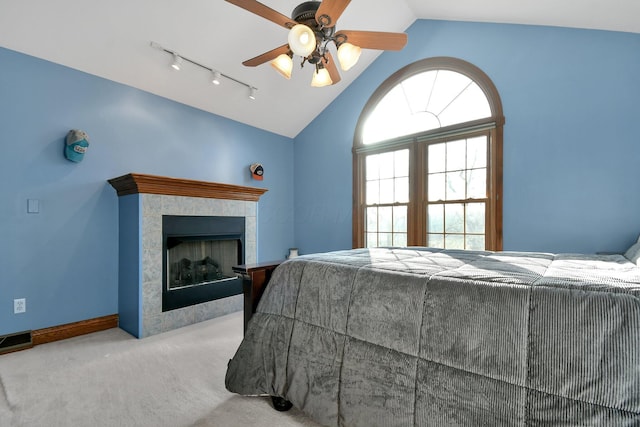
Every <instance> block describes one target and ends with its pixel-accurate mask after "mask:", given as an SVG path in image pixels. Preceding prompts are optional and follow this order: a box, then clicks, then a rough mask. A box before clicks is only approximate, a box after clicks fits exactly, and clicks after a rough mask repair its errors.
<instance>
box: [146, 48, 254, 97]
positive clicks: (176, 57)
mask: <svg viewBox="0 0 640 427" xmlns="http://www.w3.org/2000/svg"><path fill="white" fill-rule="evenodd" d="M150 46H151V47H152V48H154V49H158V50H161V51H163V52H166V53H168V54H169V55H171V56H172V57H173V62H172V63H171V67H172V68H173V69H175V70H180V68H181V65H182V63H183V62H184V61H186V62H189V63H190V64H193V65H195V66H196V67H200V68H202V69H205V70H208V71H209V72H211V75H212V77H211V82H212V83H213V84H215V85H219V84H220V79H221V78H222V77H224V78H225V79H227V80H231V81H232V82H235V83H238V84H240V85H242V86H245V87H246V88H247V89H249V98H250V99H256V91H257V90H258V88H256V87H255V86H253V85H250V84H249V83H245V82H243V81H241V80H238V79H236V78H234V77H231V76H229V75H227V74H224V73H222V72H220V71H218V70H216V69H215V68H211V67H207V66H206V65H203V64H201V63H199V62H197V61H194V60H193V59H189V58H186V57H184V56H182V55H180V54H179V53H178V52H176V51H174V50H171V49H167V48H165V47H163V46H162V45H160V44H158V43H156V42H154V41H152V42H151V43H150Z"/></svg>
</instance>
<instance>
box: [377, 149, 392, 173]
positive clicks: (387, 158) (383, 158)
mask: <svg viewBox="0 0 640 427" xmlns="http://www.w3.org/2000/svg"><path fill="white" fill-rule="evenodd" d="M378 156H379V159H378V160H379V166H380V179H384V178H393V164H394V155H393V151H390V152H388V153H382V154H378Z"/></svg>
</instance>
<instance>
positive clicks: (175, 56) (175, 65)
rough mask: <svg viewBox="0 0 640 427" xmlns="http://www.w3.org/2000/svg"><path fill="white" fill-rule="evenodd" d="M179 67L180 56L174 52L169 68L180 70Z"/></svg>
mask: <svg viewBox="0 0 640 427" xmlns="http://www.w3.org/2000/svg"><path fill="white" fill-rule="evenodd" d="M181 67H182V57H181V56H180V55H178V54H177V53H174V54H173V62H172V63H171V68H173V69H174V70H176V71H180V68H181Z"/></svg>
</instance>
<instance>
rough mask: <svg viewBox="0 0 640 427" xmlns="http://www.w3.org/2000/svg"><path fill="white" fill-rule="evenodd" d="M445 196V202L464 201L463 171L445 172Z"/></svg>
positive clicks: (464, 184) (464, 183)
mask: <svg viewBox="0 0 640 427" xmlns="http://www.w3.org/2000/svg"><path fill="white" fill-rule="evenodd" d="M446 175H447V185H446V189H447V194H446V200H461V199H464V198H465V197H464V193H465V187H466V184H467V183H466V182H465V179H464V175H465V173H464V171H456V172H447V174H446Z"/></svg>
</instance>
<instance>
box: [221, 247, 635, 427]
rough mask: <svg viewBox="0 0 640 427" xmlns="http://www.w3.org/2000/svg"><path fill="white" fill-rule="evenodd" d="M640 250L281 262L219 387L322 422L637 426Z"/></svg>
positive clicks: (349, 254)
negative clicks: (274, 401) (272, 399)
mask: <svg viewBox="0 0 640 427" xmlns="http://www.w3.org/2000/svg"><path fill="white" fill-rule="evenodd" d="M634 247H635V249H634ZM634 247H632V248H630V249H629V251H627V253H626V254H625V256H623V255H616V254H611V255H580V254H548V253H533V252H522V253H521V252H488V251H458V250H443V249H433V248H395V249H394V248H377V249H354V250H346V251H336V252H329V253H324V254H313V255H305V256H300V257H297V258H293V259H290V260H288V261H286V262H285V263H283V264H281V265H280V266H279V267H278V268H277V269H276V270H275V271H274V272H273V275H272V278H271V281H270V282H269V285H268V286H267V288H266V290H265V292H264V294H263V296H262V299H261V301H260V303H259V305H258V308H257V312H256V313H255V314H254V316H253V318H252V319H251V321H250V322H249V325H248V328H247V331H246V335H245V337H244V340H243V341H242V343H241V345H240V347H239V348H238V350H237V352H236V354H235V356H234V357H233V358H232V359H231V360H230V361H229V365H228V369H227V374H226V380H225V381H226V387H227V389H228V390H229V391H231V392H235V393H239V394H243V395H265V394H266V395H271V396H279V397H281V398H284V399H286V400H288V401H290V402H291V403H292V404H293V405H294V406H296V407H297V408H299V409H301V410H302V411H303V412H305V413H306V414H308V415H309V416H310V417H311V418H313V419H314V420H316V421H317V422H319V423H320V424H323V425H326V426H363V427H364V426H366V427H372V426H498V425H504V426H510V425H513V426H525V425H526V426H529V425H545V426H546V425H558V426H560V425H562V426H565V425H566V426H576V425H580V426H625V425H628V426H631V425H635V426H637V425H640V300H639V298H638V297H639V296H640V268H639V267H638V266H637V262H638V260H637V259H638V252H640V243H637V244H636V245H634ZM634 251H635V252H634ZM634 253H635V257H634V256H633V254H634Z"/></svg>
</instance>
